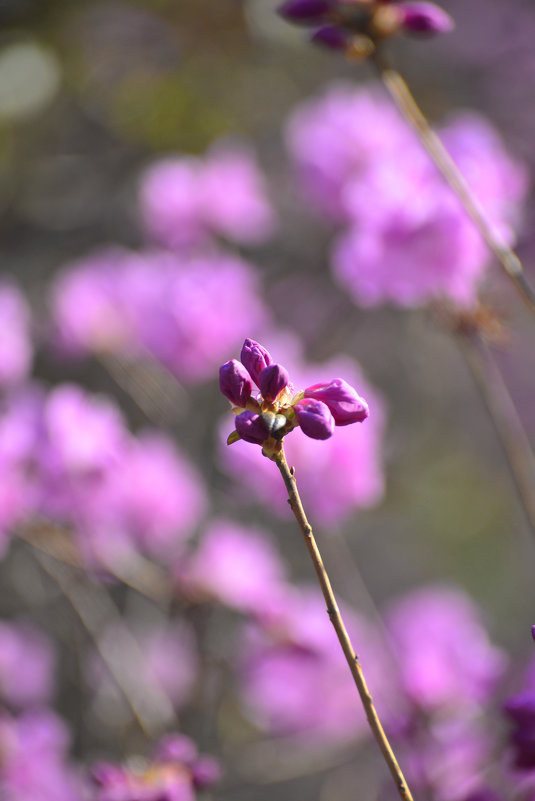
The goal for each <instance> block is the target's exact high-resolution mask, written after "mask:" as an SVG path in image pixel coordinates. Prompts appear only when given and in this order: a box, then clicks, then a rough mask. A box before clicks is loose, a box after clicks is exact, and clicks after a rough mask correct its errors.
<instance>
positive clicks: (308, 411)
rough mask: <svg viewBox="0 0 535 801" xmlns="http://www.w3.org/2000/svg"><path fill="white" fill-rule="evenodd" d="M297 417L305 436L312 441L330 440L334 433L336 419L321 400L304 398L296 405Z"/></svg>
mask: <svg viewBox="0 0 535 801" xmlns="http://www.w3.org/2000/svg"><path fill="white" fill-rule="evenodd" d="M293 408H294V412H295V416H296V417H297V421H298V423H299V425H300V426H301V429H302V430H303V434H306V435H307V437H311V438H312V439H328V438H329V437H330V436H332V434H333V432H334V425H335V424H334V417H333V416H332V414H331V413H330V411H329V407H328V406H326V404H325V403H323V402H322V401H320V400H315V399H314V398H303V400H300V401H298V402H297V403H296V404H295V405H294V407H293Z"/></svg>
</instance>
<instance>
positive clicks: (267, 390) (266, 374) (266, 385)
mask: <svg viewBox="0 0 535 801" xmlns="http://www.w3.org/2000/svg"><path fill="white" fill-rule="evenodd" d="M289 383H290V376H289V375H288V372H287V370H285V369H284V367H282V365H280V364H270V365H269V366H268V367H264V369H263V370H262V371H261V373H260V393H261V395H262V397H263V398H264V400H267V401H275V400H276V399H277V398H278V397H279V395H280V394H281V392H282V390H283V389H285V388H286V387H287V386H288V384H289Z"/></svg>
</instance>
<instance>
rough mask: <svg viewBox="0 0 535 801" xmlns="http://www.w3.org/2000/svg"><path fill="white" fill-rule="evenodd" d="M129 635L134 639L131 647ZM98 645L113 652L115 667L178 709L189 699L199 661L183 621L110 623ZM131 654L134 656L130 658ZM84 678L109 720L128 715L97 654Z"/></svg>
mask: <svg viewBox="0 0 535 801" xmlns="http://www.w3.org/2000/svg"><path fill="white" fill-rule="evenodd" d="M131 638H134V640H133V641H134V649H133V648H132V647H131V643H132V639H131ZM129 643H130V644H129ZM136 643H137V645H138V646H139V647H138V648H137V647H135V644H136ZM101 647H102V648H103V649H104V650H105V651H106V652H108V653H112V654H114V658H115V661H116V666H117V668H118V669H119V670H120V671H121V673H122V674H124V675H125V676H126V677H128V676H132V675H133V676H135V678H136V685H137V686H139V687H140V688H142V687H147V688H149V689H150V691H151V692H152V691H156V692H157V693H159V694H163V695H164V696H165V697H166V698H167V699H168V700H169V701H170V702H171V704H172V705H173V707H174V708H175V709H181V708H182V707H183V706H184V705H185V704H186V703H187V702H188V701H189V700H190V697H191V693H192V690H193V688H194V686H195V682H196V679H197V675H198V669H199V660H198V655H197V646H196V642H195V636H194V634H193V631H192V630H191V629H190V627H189V626H188V625H187V624H186V623H185V622H184V621H180V622H175V623H169V624H165V625H164V624H163V623H153V624H152V625H151V626H150V627H148V626H146V625H144V626H140V625H138V626H137V627H134V629H133V630H132V631H130V629H125V627H124V626H117V625H115V624H112V625H110V626H109V627H108V628H107V629H106V630H105V631H104V632H103V633H102V637H101ZM135 655H137V656H138V659H135V658H134V657H135ZM87 677H88V681H89V683H90V685H91V687H92V689H93V690H94V692H95V693H97V702H98V698H100V699H104V704H102V708H103V709H104V710H105V713H106V714H108V715H109V717H110V719H111V720H115V719H119V720H123V717H122V716H123V714H125V712H126V714H129V710H126V707H125V704H124V699H123V696H122V693H121V691H120V689H119V688H118V687H117V685H116V683H115V682H114V680H113V678H112V677H111V676H110V673H109V671H108V669H107V668H106V667H105V666H104V664H103V662H102V659H101V657H100V655H99V654H97V653H95V654H93V655H92V658H91V659H89V660H88V663H87ZM162 709H163V707H162ZM165 711H166V710H165ZM100 714H101V715H102V714H104V713H100ZM162 714H163V711H162Z"/></svg>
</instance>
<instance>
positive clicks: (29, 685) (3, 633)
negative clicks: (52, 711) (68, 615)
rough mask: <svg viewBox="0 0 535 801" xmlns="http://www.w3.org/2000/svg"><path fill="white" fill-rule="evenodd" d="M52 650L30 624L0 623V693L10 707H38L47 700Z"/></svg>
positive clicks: (52, 672) (51, 667)
mask: <svg viewBox="0 0 535 801" xmlns="http://www.w3.org/2000/svg"><path fill="white" fill-rule="evenodd" d="M54 667H55V653H54V649H53V647H52V643H51V642H50V641H49V640H48V638H47V637H46V636H45V635H44V634H42V633H41V632H40V631H39V630H37V629H35V628H34V627H33V626H30V625H26V624H14V623H7V622H5V621H1V622H0V696H1V697H2V699H3V701H4V702H6V703H7V704H9V705H10V706H15V707H28V706H41V705H44V704H46V703H47V702H48V701H50V698H51V696H52V690H53V685H54Z"/></svg>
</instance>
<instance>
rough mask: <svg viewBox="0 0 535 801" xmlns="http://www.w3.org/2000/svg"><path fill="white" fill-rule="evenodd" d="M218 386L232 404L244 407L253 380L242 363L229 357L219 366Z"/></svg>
mask: <svg viewBox="0 0 535 801" xmlns="http://www.w3.org/2000/svg"><path fill="white" fill-rule="evenodd" d="M219 388H220V390H221V392H222V393H223V395H224V396H225V398H228V399H229V401H230V402H231V403H232V405H233V406H240V407H241V408H245V404H246V403H247V401H248V400H249V398H250V397H251V391H252V389H253V382H252V381H251V376H250V375H249V373H248V372H247V370H246V369H245V367H244V366H243V364H240V362H239V361H237V359H231V360H230V361H229V362H225V364H223V365H222V366H221V367H220V368H219Z"/></svg>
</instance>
